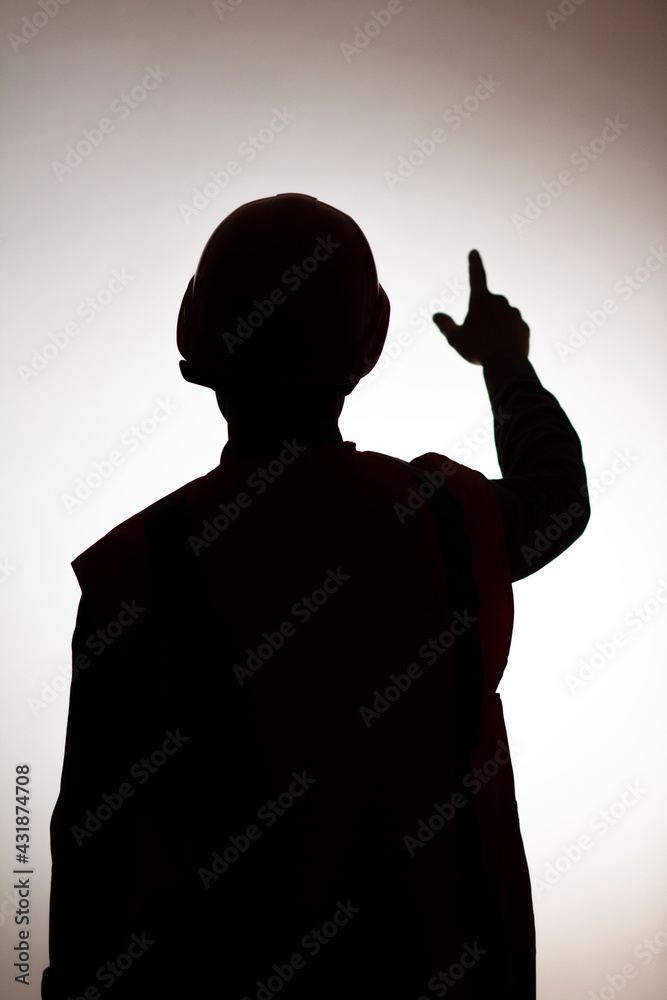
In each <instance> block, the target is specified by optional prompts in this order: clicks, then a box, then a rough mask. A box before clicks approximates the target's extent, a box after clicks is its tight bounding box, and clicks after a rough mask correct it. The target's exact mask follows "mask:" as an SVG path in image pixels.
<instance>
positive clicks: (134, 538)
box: [72, 477, 206, 619]
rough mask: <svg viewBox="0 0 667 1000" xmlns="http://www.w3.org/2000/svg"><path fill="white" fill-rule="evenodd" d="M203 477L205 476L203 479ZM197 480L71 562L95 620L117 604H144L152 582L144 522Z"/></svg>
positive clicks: (122, 526)
mask: <svg viewBox="0 0 667 1000" xmlns="http://www.w3.org/2000/svg"><path fill="white" fill-rule="evenodd" d="M202 478H206V477H202ZM198 482H200V480H193V481H192V482H191V483H185V484H184V485H183V486H180V487H179V488H178V489H176V490H174V491H173V492H172V493H169V494H167V496H165V497H161V498H160V499H158V500H156V501H155V502H154V503H152V504H149V505H148V507H145V508H144V509H143V510H140V511H138V512H137V513H136V514H133V515H132V516H131V517H129V518H127V519H126V520H125V521H122V522H121V523H120V524H117V525H116V526H115V527H114V528H112V529H111V531H108V532H107V534H106V535H104V536H103V537H102V538H99V539H98V540H97V541H96V542H94V543H93V545H91V546H90V547H89V548H87V549H86V550H85V551H84V552H82V553H81V554H80V555H79V556H77V558H76V559H74V561H73V562H72V569H73V570H74V573H75V574H76V578H77V580H78V582H79V585H80V587H81V592H82V600H83V603H84V605H85V606H86V609H87V611H88V613H89V614H90V616H91V617H92V618H94V619H97V618H99V617H100V616H102V617H103V616H104V615H105V614H107V613H112V612H113V610H114V608H115V607H116V605H117V604H118V603H119V602H122V601H124V600H137V601H140V602H141V601H143V602H146V601H148V600H150V596H151V581H150V573H149V566H148V558H147V552H146V523H147V520H148V518H149V517H150V516H151V514H152V513H153V512H154V511H155V510H156V509H157V508H158V507H160V506H163V505H164V504H165V503H166V502H168V501H169V500H172V499H176V498H177V496H178V495H179V494H181V493H182V491H183V490H189V489H190V488H191V487H192V486H194V484H196V483H198Z"/></svg>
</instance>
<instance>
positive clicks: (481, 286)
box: [468, 250, 489, 296]
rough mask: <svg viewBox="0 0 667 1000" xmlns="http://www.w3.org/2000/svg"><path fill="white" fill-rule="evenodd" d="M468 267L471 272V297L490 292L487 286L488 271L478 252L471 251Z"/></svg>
mask: <svg viewBox="0 0 667 1000" xmlns="http://www.w3.org/2000/svg"><path fill="white" fill-rule="evenodd" d="M468 267H469V271H470V295H471V296H473V295H479V294H480V293H481V292H488V290H489V289H488V288H487V285H486V271H485V270H484V265H483V264H482V258H481V257H480V255H479V251H478V250H471V251H470V253H469V254H468Z"/></svg>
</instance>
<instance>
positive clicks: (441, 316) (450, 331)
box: [433, 313, 459, 344]
mask: <svg viewBox="0 0 667 1000" xmlns="http://www.w3.org/2000/svg"><path fill="white" fill-rule="evenodd" d="M433 322H434V323H435V325H436V326H437V328H438V330H440V333H444V335H445V337H446V338H447V340H448V341H449V343H450V344H451V342H452V340H451V338H452V337H456V334H457V332H458V330H459V325H458V323H455V322H454V320H453V319H452V317H451V316H447V315H445V313H436V314H435V315H434V316H433Z"/></svg>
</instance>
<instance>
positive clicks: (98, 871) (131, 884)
mask: <svg viewBox="0 0 667 1000" xmlns="http://www.w3.org/2000/svg"><path fill="white" fill-rule="evenodd" d="M283 197H284V196H283ZM293 197H298V196H293ZM283 205H285V206H286V203H285V202H283ZM329 245H330V244H329ZM323 266H324V265H323ZM305 273H308V272H307V271H306V272H305ZM471 276H472V281H473V293H474V294H475V295H477V296H478V300H479V298H481V299H482V301H486V304H487V308H488V306H489V304H491V306H492V307H493V312H492V315H495V317H496V318H498V317H500V318H501V319H502V318H503V316H504V317H505V320H506V322H505V327H506V330H507V328H508V327H511V329H509V332H506V333H505V334H503V333H502V331H500V330H499V329H496V330H495V334H494V335H495V337H496V340H495V341H491V340H489V344H491V345H492V346H489V344H486V345H484V344H483V343H481V340H480V339H479V338H478V342H477V343H476V345H475V346H476V349H477V348H479V351H480V353H481V354H483V355H484V356H482V357H479V358H474V359H475V360H478V361H481V362H483V363H484V364H485V376H486V378H487V384H488V385H489V389H490V393H491V397H492V402H493V401H494V399H495V401H496V406H497V405H499V404H498V400H500V401H501V403H502V400H503V399H507V398H509V399H510V400H512V402H511V403H510V404H509V405H507V408H506V409H507V412H508V413H509V414H512V420H511V421H502V422H499V426H498V428H497V433H498V435H499V437H498V444H499V457H500V461H501V469H502V471H503V474H504V479H503V480H501V481H499V482H496V483H489V482H488V481H487V480H485V479H484V477H482V476H481V475H480V474H479V473H475V472H473V471H471V470H469V469H466V468H465V467H463V466H460V465H457V463H454V462H451V461H450V460H448V459H447V458H446V457H445V456H443V455H425V456H421V458H419V459H415V460H414V461H413V462H412V463H411V464H410V465H408V464H407V463H403V462H401V461H399V460H397V459H395V458H392V457H391V456H386V455H379V454H376V453H373V452H357V450H356V447H355V446H354V444H353V443H352V442H343V441H342V439H341V437H340V433H339V432H337V427H334V424H335V421H334V423H333V424H332V421H331V419H322V418H321V412H322V411H321V410H317V414H318V416H317V417H315V416H314V415H313V411H312V410H311V413H310V417H311V419H310V420H309V419H308V417H307V416H305V415H304V414H301V415H299V411H298V401H299V400H300V399H302V400H305V399H307V398H309V397H308V393H307V392H306V391H305V390H302V389H295V390H294V397H293V401H292V402H290V403H283V404H281V402H280V396H279V393H277V392H276V391H275V390H273V389H270V388H268V387H267V388H264V389H263V390H262V393H260V394H257V393H256V391H255V390H253V389H250V388H247V387H246V388H244V392H243V393H242V394H238V395H234V393H233V392H229V389H228V388H227V386H225V387H224V388H222V387H221V386H222V382H220V381H218V382H216V380H215V379H214V380H213V382H214V384H213V386H212V387H214V388H216V389H218V398H219V402H220V404H221V408H222V409H223V413H225V415H226V416H228V418H229V423H230V435H229V443H228V445H227V446H226V447H225V450H224V451H223V455H222V459H221V463H220V466H219V467H218V468H217V469H215V470H213V472H211V473H210V474H209V475H207V476H204V477H203V478H201V479H198V480H195V481H194V482H192V483H190V484H188V486H187V487H184V488H183V489H182V490H179V491H177V492H176V493H175V494H172V495H171V496H170V497H167V498H164V499H163V500H162V501H159V502H158V503H157V504H154V505H152V507H150V508H148V509H147V510H146V511H143V512H141V513H140V514H138V515H136V516H135V517H134V518H131V519H130V520H129V521H128V522H125V523H124V524H123V525H120V526H119V527H118V528H116V529H114V531H112V532H111V533H110V534H109V535H107V536H106V537H105V538H104V539H102V540H101V541H100V542H99V543H97V545H96V546H93V547H92V549H90V550H88V552H87V553H84V554H83V555H82V556H81V557H79V559H78V560H77V561H76V562H75V564H74V566H75V570H76V572H77V576H78V578H79V581H80V583H81V585H82V591H83V598H82V605H81V608H80V612H79V619H78V622H77V629H76V632H75V639H74V656H75V661H74V662H75V664H77V662H78V664H79V666H80V668H81V669H80V670H79V673H78V676H77V678H76V680H75V682H74V683H73V686H72V694H71V704H70V718H69V723H68V736H67V747H66V756H65V764H64V768H63V785H62V789H61V796H60V798H59V801H58V804H57V807H56V810H55V812H54V818H53V822H52V848H53V861H54V868H53V886H52V903H51V920H52V925H51V966H50V968H49V970H47V972H46V973H45V978H44V985H43V996H44V997H47V998H48V997H55V996H61V995H62V996H65V995H68V994H69V993H71V995H72V996H74V995H79V994H81V995H85V994H84V991H85V989H86V988H88V987H91V988H97V989H99V988H100V987H102V989H103V988H104V987H105V986H111V985H113V986H114V989H115V990H116V994H117V995H118V996H121V995H123V996H143V995H145V994H146V993H148V992H149V991H150V990H153V991H155V990H157V991H159V995H161V996H172V995H173V996H183V995H189V996H208V995H221V996H238V997H239V1000H240V998H241V997H252V998H255V997H257V1000H261V998H268V997H271V996H273V995H275V994H277V993H278V992H280V991H281V990H282V989H283V988H285V989H286V990H288V991H289V995H291V996H293V997H297V996H303V997H318V998H327V997H331V998H333V997H343V996H344V997H350V998H354V997H362V996H363V997H367V996H385V995H387V996H389V995H400V994H401V993H405V995H411V996H415V997H417V996H419V995H420V994H421V995H423V996H427V995H435V996H444V995H446V992H447V990H448V989H449V988H450V987H451V986H453V985H454V984H456V986H457V995H459V996H461V997H475V998H481V997H487V996H491V995H493V996H494V997H503V996H507V997H514V996H516V997H530V996H531V995H534V988H535V987H534V929H533V920H532V906H531V899H530V886H529V881H528V874H527V867H526V863H525V856H524V853H523V846H522V843H521V837H520V833H519V828H518V820H517V816H516V804H515V801H514V787H513V779H512V768H511V762H510V759H509V752H508V748H507V739H506V733H505V729H504V724H503V720H502V708H501V706H500V701H499V698H498V696H497V694H496V693H495V691H496V687H497V685H498V682H499V680H500V678H501V676H502V671H503V669H504V666H505V663H506V660H507V654H508V650H509V643H510V638H511V629H512V594H511V580H512V579H519V578H520V577H521V576H525V575H528V574H529V573H530V572H533V571H534V570H535V569H536V568H538V565H541V564H542V563H543V562H546V561H547V559H551V558H553V557H554V556H555V555H556V554H557V553H558V552H560V551H562V550H563V549H564V548H565V547H567V545H568V544H570V543H571V541H572V540H574V537H576V535H578V534H579V533H580V532H581V530H583V527H584V526H585V523H586V520H587V516H588V511H587V505H586V503H585V501H583V500H582V499H581V496H580V493H579V488H580V487H581V486H582V485H583V484H584V483H585V479H584V478H583V475H584V474H583V466H582V465H581V453H580V449H579V443H578V439H577V437H576V434H575V433H574V431H573V430H572V428H571V426H570V425H569V422H568V421H567V418H566V417H565V415H564V414H563V413H562V410H560V408H559V407H558V404H557V403H556V401H555V400H554V399H553V397H552V396H550V395H549V394H548V393H546V392H545V391H544V390H543V389H542V387H541V386H540V385H539V382H538V381H537V379H536V378H535V376H534V373H533V371H532V367H531V366H530V365H529V363H528V362H527V361H526V354H527V328H525V331H524V327H525V324H521V321H520V317H518V319H517V316H518V313H516V311H511V310H509V307H508V306H507V303H506V301H504V300H503V302H490V300H495V299H497V298H498V297H495V296H490V295H489V293H488V292H486V291H485V285H484V282H483V270H482V268H481V262H480V261H479V259H478V258H477V257H476V256H474V255H473V256H472V257H471ZM273 301H274V302H275V301H276V299H275V298H274V300H273ZM277 304H280V303H277ZM472 306H473V298H472V296H471V312H470V314H469V316H470V315H472V313H473V308H472ZM509 313H512V316H511V320H512V322H511V323H509V324H508V323H507V316H508V314H509ZM515 313H516V315H515ZM387 321H388V307H387V306H386V305H381V312H380V316H379V317H378V316H375V324H376V326H375V330H374V338H375V339H374V346H375V348H376V349H377V355H376V357H375V360H377V356H379V352H380V350H381V347H382V343H383V341H384V336H385V334H386V323H387ZM439 322H440V325H441V326H445V325H447V327H448V328H450V327H451V321H447V320H446V319H443V320H440V321H439ZM450 337H451V339H452V341H455V340H456V338H457V333H456V331H455V330H454V331H453V332H452V330H451V329H450ZM503 337H504V338H505V339H503ZM472 341H473V337H472V336H471V337H470V338H469V340H468V342H467V343H468V346H470V345H471V344H472ZM181 342H182V338H181ZM367 348H368V341H367V343H366V345H365V347H364V350H367ZM499 348H500V349H499ZM459 349H460V347H459ZM464 350H465V348H464ZM464 350H462V351H461V353H464ZM487 352H488V353H487ZM184 353H185V352H184ZM186 356H187V355H186ZM464 356H465V355H464ZM198 360H201V354H200V355H199V358H198ZM373 363H375V362H374V361H373ZM348 370H349V369H348ZM368 370H370V369H368ZM189 374H192V372H190V373H189ZM197 380H199V379H197ZM207 384H210V383H207ZM267 398H268V399H270V400H271V404H272V406H273V408H274V409H273V413H274V418H275V419H274V420H273V422H272V423H270V422H269V420H268V419H267V417H268V413H267V410H268V407H265V408H264V411H263V412H262V405H260V403H259V400H260V399H263V400H264V402H266V400H267ZM536 403H537V404H539V405H538V407H537V408H536V405H535V404H536ZM281 405H282V411H281ZM340 405H342V399H341V401H340ZM339 408H340V406H339ZM258 410H259V411H260V412H259V413H258ZM508 425H509V426H508ZM533 425H534V426H533ZM292 432H294V433H292ZM281 433H284V436H282V437H280V438H279V439H278V437H279V435H280V434H281ZM536 440H540V441H541V442H542V446H541V450H540V453H539V454H538V453H536V449H535V447H533V442H535V441H536ZM575 494H576V496H577V497H578V499H579V502H580V504H581V513H580V515H575V514H574V513H573V512H572V514H573V516H572V517H571V518H570V526H571V527H570V530H565V529H563V530H562V533H561V536H560V537H559V539H558V541H557V542H556V541H554V543H553V547H552V548H551V549H550V550H549V553H548V556H547V555H545V556H544V557H543V558H542V559H539V560H538V564H536V565H532V563H533V561H534V559H533V557H525V558H524V557H523V556H522V555H521V550H522V546H523V548H524V551H526V546H528V549H529V550H530V551H531V552H534V551H535V550H534V549H531V548H530V546H529V545H528V543H529V542H533V541H534V533H535V530H536V529H542V530H544V528H546V527H547V526H548V523H549V517H550V516H551V514H552V512H556V513H558V514H560V512H561V511H564V512H565V511H567V510H568V505H569V506H572V504H573V502H574V501H573V497H574V496H575ZM121 609H122V610H121ZM109 623H112V624H116V627H115V628H113V629H112V628H111V627H110V625H109ZM117 623H120V624H117ZM105 625H106V626H108V633H107V632H104V626H105ZM100 629H101V630H102V631H103V632H104V634H105V636H107V638H105V639H101V638H100V636H99V632H98V630H100ZM109 636H111V639H109ZM91 640H92V642H91ZM91 652H92V654H93V655H92V656H91ZM98 656H99V659H97V657H98ZM77 657H87V658H88V660H89V664H90V665H89V666H88V665H85V666H84V661H83V659H79V660H78V661H77ZM82 898H84V899H85V901H86V902H85V904H84V909H87V920H85V921H83V924H84V926H83V927H82V929H81V932H80V934H79V935H78V936H77V939H76V941H75V940H73V938H72V935H71V924H70V922H69V920H70V915H71V914H72V913H73V912H74V910H75V909H78V912H80V911H81V905H82V904H81V899H82ZM118 956H120V957H118ZM105 977H106V978H105ZM75 991H78V993H77V992H75ZM214 991H215V992H214ZM101 995H103V994H101Z"/></svg>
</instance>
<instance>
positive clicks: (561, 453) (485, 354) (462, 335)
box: [433, 250, 590, 581]
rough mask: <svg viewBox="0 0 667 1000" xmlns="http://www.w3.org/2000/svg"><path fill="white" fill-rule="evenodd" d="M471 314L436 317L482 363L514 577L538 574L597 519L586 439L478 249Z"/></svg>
mask: <svg viewBox="0 0 667 1000" xmlns="http://www.w3.org/2000/svg"><path fill="white" fill-rule="evenodd" d="M469 265H470V303H469V307H468V315H467V316H466V318H465V321H464V323H463V324H462V325H461V326H459V325H458V324H456V323H455V322H454V320H452V319H451V317H449V316H445V315H444V314H442V313H437V314H436V315H435V316H434V317H433V321H434V322H435V324H436V326H437V327H438V329H439V330H440V331H441V332H442V333H443V334H444V335H445V336H446V337H447V340H448V342H449V343H450V345H451V346H452V347H453V348H454V349H455V350H456V351H457V352H458V353H459V354H460V355H461V357H463V358H465V360H466V361H469V362H470V363H471V364H477V365H482V366H483V369H484V379H485V382H486V386H487V389H488V393H489V399H490V401H491V407H492V410H493V413H494V417H495V440H496V450H497V453H498V462H499V465H500V470H501V472H502V476H503V478H502V479H494V480H491V488H492V489H493V492H494V495H495V497H496V499H497V501H498V504H499V506H500V510H501V514H502V520H503V531H504V536H505V545H506V547H507V553H508V557H509V563H510V572H511V576H512V580H513V581H516V580H521V579H523V578H524V577H526V576H530V575H531V574H532V573H535V572H537V570H539V569H541V568H542V567H543V566H545V565H546V564H547V563H549V562H551V561H552V560H553V559H555V558H556V556H558V555H560V554H561V552H564V551H565V549H567V548H569V546H570V545H571V544H572V543H573V542H574V541H576V539H577V538H579V536H580V535H581V534H582V533H583V531H584V528H585V527H586V525H587V523H588V519H589V517H590V505H589V502H588V491H587V487H586V470H585V468H584V463H583V457H582V451H581V442H580V440H579V437H578V435H577V433H576V431H575V430H574V428H573V426H572V424H571V423H570V421H569V420H568V418H567V416H566V414H565V412H564V411H563V409H562V407H561V406H560V404H559V403H558V400H557V399H556V398H555V397H554V396H553V395H552V394H551V393H550V392H548V391H547V390H546V389H545V388H544V386H543V385H542V384H541V382H540V380H539V379H538V377H537V375H536V374H535V370H534V368H533V366H532V365H531V363H530V361H529V360H528V343H529V333H530V331H529V327H528V326H527V324H526V323H525V322H524V320H523V319H522V317H521V313H520V312H519V310H518V309H516V308H514V307H512V306H510V304H509V302H508V301H507V299H506V298H505V296H504V295H493V294H492V293H491V292H489V290H488V287H487V283H486V274H485V271H484V265H483V263H482V259H481V257H480V255H479V253H478V252H477V251H476V250H472V251H471V253H470V256H469Z"/></svg>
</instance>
